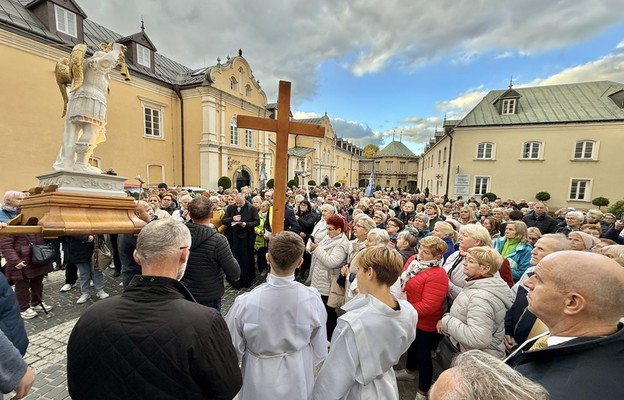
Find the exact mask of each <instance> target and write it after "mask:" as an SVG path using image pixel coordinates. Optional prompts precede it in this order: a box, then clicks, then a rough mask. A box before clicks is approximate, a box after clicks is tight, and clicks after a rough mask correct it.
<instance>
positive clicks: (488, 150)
mask: <svg viewBox="0 0 624 400" xmlns="http://www.w3.org/2000/svg"><path fill="white" fill-rule="evenodd" d="M493 159H494V143H490V142H482V143H479V144H478V145H477V160H493Z"/></svg>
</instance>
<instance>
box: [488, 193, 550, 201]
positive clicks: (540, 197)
mask: <svg viewBox="0 0 624 400" xmlns="http://www.w3.org/2000/svg"><path fill="white" fill-rule="evenodd" d="M535 198H536V199H537V200H539V201H548V200H550V193H548V192H538V193H537V194H536V195H535ZM494 200H496V199H494Z"/></svg>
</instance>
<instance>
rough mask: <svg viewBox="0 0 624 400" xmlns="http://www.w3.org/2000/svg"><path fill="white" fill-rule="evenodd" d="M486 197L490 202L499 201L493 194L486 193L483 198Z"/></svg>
mask: <svg viewBox="0 0 624 400" xmlns="http://www.w3.org/2000/svg"><path fill="white" fill-rule="evenodd" d="M484 197H487V198H488V200H490V201H494V200H496V199H498V196H497V195H495V194H494V193H491V192H487V193H484V194H483V196H481V198H484Z"/></svg>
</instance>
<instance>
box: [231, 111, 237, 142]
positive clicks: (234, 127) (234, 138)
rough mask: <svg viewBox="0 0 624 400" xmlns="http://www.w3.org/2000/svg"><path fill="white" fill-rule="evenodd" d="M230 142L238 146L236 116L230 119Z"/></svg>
mask: <svg viewBox="0 0 624 400" xmlns="http://www.w3.org/2000/svg"><path fill="white" fill-rule="evenodd" d="M230 144H233V145H235V146H238V126H237V125H236V117H232V119H231V120H230Z"/></svg>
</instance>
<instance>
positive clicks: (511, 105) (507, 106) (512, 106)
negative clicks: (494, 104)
mask: <svg viewBox="0 0 624 400" xmlns="http://www.w3.org/2000/svg"><path fill="white" fill-rule="evenodd" d="M515 113H516V99H504V100H503V108H502V110H501V114H503V115H510V114H515Z"/></svg>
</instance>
